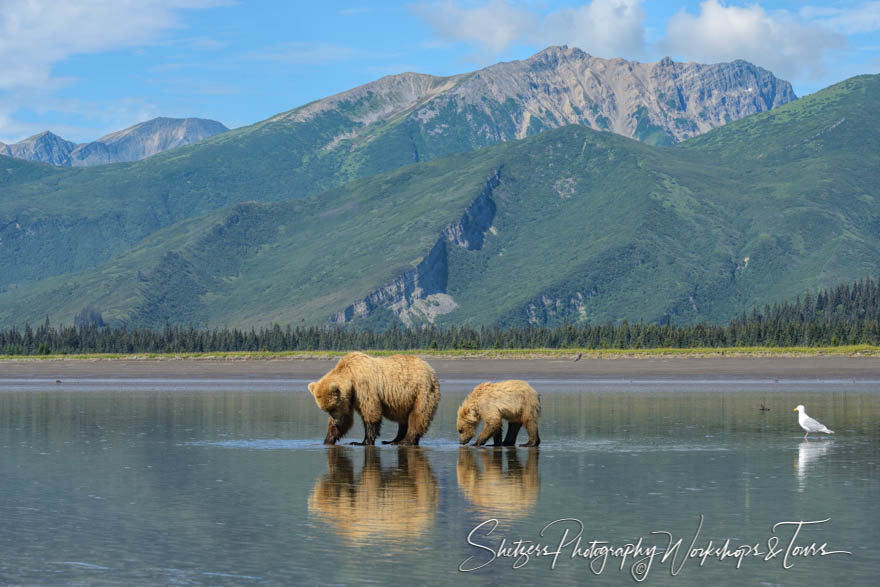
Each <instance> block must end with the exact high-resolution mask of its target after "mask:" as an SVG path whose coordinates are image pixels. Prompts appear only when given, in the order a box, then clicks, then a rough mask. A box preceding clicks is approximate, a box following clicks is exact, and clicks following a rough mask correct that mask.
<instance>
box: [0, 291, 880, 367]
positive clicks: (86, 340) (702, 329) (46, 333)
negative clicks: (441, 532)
mask: <svg viewBox="0 0 880 587" xmlns="http://www.w3.org/2000/svg"><path fill="white" fill-rule="evenodd" d="M848 344H872V345H880V282H874V281H873V280H871V279H864V280H862V281H857V282H855V283H853V284H851V285H840V286H837V287H834V288H830V289H825V290H821V291H819V292H818V293H816V294H806V295H805V296H804V297H803V298H798V299H797V300H795V301H794V302H785V303H782V304H774V305H773V306H769V305H767V306H764V307H763V308H761V309H754V310H753V311H752V312H751V313H742V314H741V315H739V316H738V317H736V318H734V319H733V320H731V321H730V322H729V323H728V324H726V325H714V324H706V323H700V324H693V325H686V326H676V325H673V324H672V323H670V322H669V321H667V322H666V323H665V324H649V323H643V322H639V323H630V322H628V321H626V320H623V321H622V322H620V323H618V324H612V323H607V324H595V325H594V324H582V325H581V324H563V325H561V326H556V327H552V328H549V327H544V326H535V325H531V326H522V327H513V328H495V327H482V328H473V327H470V326H448V327H436V326H427V327H420V328H401V327H398V326H392V327H390V328H388V329H386V330H382V331H376V330H364V329H357V328H352V327H336V326H323V327H320V326H297V327H291V326H287V327H281V326H279V325H275V326H272V327H269V328H261V329H259V330H257V329H250V330H247V329H244V330H243V329H236V328H232V329H230V328H223V329H199V328H192V327H182V326H172V325H166V326H165V327H164V328H163V329H160V330H155V329H147V328H128V327H125V326H123V327H115V328H114V327H109V326H105V325H104V323H103V320H102V318H101V315H100V312H98V311H96V310H95V309H94V308H91V307H86V308H84V309H83V311H82V312H80V314H79V315H78V316H77V317H76V320H75V321H74V325H72V326H53V325H51V324H50V323H49V320H48V319H46V321H45V322H44V323H43V324H41V325H39V326H38V327H36V328H33V327H31V326H30V325H25V326H24V327H23V328H18V327H15V326H13V327H11V328H7V329H3V330H0V352H5V353H6V354H8V355H39V354H78V353H123V354H126V353H154V352H155V353H162V352H167V353H183V352H224V351H318V350H340V351H341V350H352V349H360V350H418V349H425V350H433V349H438V350H445V349H471V350H480V349H487V350H488V349H535V348H551V349H564V348H585V349H605V348H618V349H638V348H660V347H670V348H696V347H737V346H769V347H786V346H838V345H848Z"/></svg>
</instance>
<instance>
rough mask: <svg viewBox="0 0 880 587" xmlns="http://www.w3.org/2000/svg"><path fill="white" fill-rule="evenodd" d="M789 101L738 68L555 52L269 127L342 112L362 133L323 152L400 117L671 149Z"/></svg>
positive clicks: (492, 132)
mask: <svg viewBox="0 0 880 587" xmlns="http://www.w3.org/2000/svg"><path fill="white" fill-rule="evenodd" d="M796 98H797V96H795V94H794V92H793V91H792V89H791V84H789V83H788V82H786V81H783V80H780V79H777V78H776V77H775V76H774V75H773V74H772V73H770V72H769V71H767V70H765V69H762V68H760V67H757V66H755V65H753V64H751V63H748V62H746V61H741V60H737V61H733V62H731V63H717V64H712V65H704V64H699V63H678V62H674V61H672V60H671V59H670V58H668V57H666V58H664V59H662V60H661V61H658V62H657V63H639V62H634V61H626V60H624V59H601V58H598V57H592V56H590V55H588V54H586V53H584V52H583V51H581V50H580V49H577V48H569V47H565V46H562V47H550V48H548V49H545V50H544V51H541V52H540V53H537V54H536V55H534V56H532V57H530V58H529V59H526V60H523V61H511V62H507V63H498V64H496V65H493V66H490V67H487V68H485V69H482V70H479V71H475V72H472V73H469V74H462V75H457V76H452V77H445V78H443V77H434V76H429V75H423V74H417V73H404V74H400V75H393V76H387V77H384V78H382V79H379V80H377V81H375V82H371V83H369V84H365V85H363V86H360V87H357V88H354V89H353V90H350V91H348V92H343V93H341V94H337V95H335V96H331V97H329V98H326V99H324V100H319V101H317V102H313V103H311V104H308V105H306V106H304V107H302V108H298V109H296V110H292V111H290V112H286V113H284V114H281V115H279V116H277V117H275V118H274V119H273V120H275V121H277V120H285V119H286V120H290V121H292V122H306V121H308V120H310V119H312V118H313V117H314V116H316V115H317V114H320V113H322V112H325V111H327V110H334V109H339V108H347V109H348V111H347V114H348V115H349V116H351V117H352V118H353V119H354V120H356V121H357V122H359V123H361V124H362V125H363V127H362V130H361V131H360V132H348V133H345V135H344V136H339V137H337V138H336V139H334V141H333V142H331V143H330V144H329V145H327V147H326V148H328V149H331V148H335V147H336V146H337V145H338V144H339V143H341V142H343V141H345V140H347V139H357V138H358V135H364V136H365V137H366V136H369V134H370V132H371V130H370V128H369V126H370V124H371V123H373V122H377V121H387V120H398V119H400V118H405V119H407V120H408V121H410V122H414V123H416V124H418V126H420V127H421V129H422V131H423V132H425V133H428V134H430V135H435V136H436V135H446V134H450V135H451V134H454V133H457V134H461V132H462V129H461V128H460V126H461V125H462V124H467V125H470V127H471V128H470V130H471V132H473V133H476V134H477V135H479V136H480V138H481V139H483V140H484V141H485V142H487V143H492V142H497V141H504V140H509V139H515V138H523V137H525V136H527V135H530V134H534V133H536V132H540V131H541V130H543V129H547V128H556V127H559V126H563V125H567V124H579V125H582V126H588V127H591V128H593V129H596V130H607V131H611V132H615V133H617V134H621V135H624V136H628V137H632V138H635V139H639V140H643V141H645V142H648V143H651V144H670V143H674V142H678V141H681V140H684V139H686V138H689V137H692V136H696V135H698V134H702V133H704V132H707V131H709V130H711V129H713V128H715V127H717V126H721V125H723V124H725V123H727V122H730V121H733V120H738V119H740V118H743V117H745V116H748V115H750V114H755V113H757V112H763V111H765V110H769V109H771V108H774V107H776V106H779V105H781V104H785V103H787V102H790V101H792V100H795V99H796ZM353 105H354V107H353ZM450 113H457V114H458V116H453V118H452V119H451V118H450V116H451V114H450ZM456 126H459V128H455V127H456Z"/></svg>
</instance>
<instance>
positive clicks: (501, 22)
mask: <svg viewBox="0 0 880 587" xmlns="http://www.w3.org/2000/svg"><path fill="white" fill-rule="evenodd" d="M412 10H413V12H414V13H415V14H416V15H418V16H419V17H421V18H422V19H423V20H425V21H426V22H427V23H428V24H429V25H430V26H431V27H432V28H433V29H434V30H436V31H437V34H438V35H440V37H442V38H443V39H445V40H448V41H464V42H466V43H471V44H475V45H478V46H480V47H481V48H483V49H485V50H489V51H492V52H495V53H499V52H501V51H503V50H504V49H506V48H507V47H509V46H510V45H512V44H514V43H516V42H520V41H522V40H523V38H524V37H526V36H527V35H529V34H530V33H532V32H533V31H534V24H535V23H534V21H535V18H536V16H535V15H534V14H533V13H531V12H530V11H528V10H525V9H523V8H518V7H516V6H514V5H513V4H511V3H509V2H506V1H505V0H489V2H487V3H485V4H483V5H479V6H474V7H472V8H462V7H461V6H459V4H458V2H456V1H455V0H445V1H444V2H432V3H421V4H417V5H414V6H413V7H412Z"/></svg>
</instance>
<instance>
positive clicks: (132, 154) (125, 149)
mask: <svg viewBox="0 0 880 587" xmlns="http://www.w3.org/2000/svg"><path fill="white" fill-rule="evenodd" d="M227 130H229V129H228V128H226V127H225V126H224V125H223V124H221V123H219V122H217V121H216V120H205V119H203V118H154V119H152V120H148V121H146V122H142V123H140V124H136V125H134V126H132V127H129V128H126V129H125V130H120V131H117V132H114V133H111V134H109V135H106V136H103V137H101V138H100V139H98V140H97V141H94V142H91V143H86V144H84V145H79V146H78V147H77V148H76V149H74V150H73V152H72V153H71V154H70V164H71V165H72V166H74V167H86V166H89V165H103V164H105V163H122V162H128V161H138V160H140V159H144V158H146V157H150V156H151V155H155V154H157V153H161V152H162V151H167V150H168V149H173V148H175V147H181V146H183V145H188V144H190V143H196V142H198V141H201V140H204V139H206V138H208V137H211V136H214V135H216V134H220V133H222V132H226V131H227Z"/></svg>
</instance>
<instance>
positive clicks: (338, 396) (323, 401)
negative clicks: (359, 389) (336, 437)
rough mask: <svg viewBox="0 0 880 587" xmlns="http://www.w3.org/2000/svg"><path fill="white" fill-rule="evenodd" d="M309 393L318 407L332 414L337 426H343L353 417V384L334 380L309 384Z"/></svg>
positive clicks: (331, 417)
mask: <svg viewBox="0 0 880 587" xmlns="http://www.w3.org/2000/svg"><path fill="white" fill-rule="evenodd" d="M309 391H310V392H311V393H312V396H313V397H314V398H315V403H316V404H318V407H319V408H321V409H322V410H324V411H325V412H327V413H328V414H330V419H331V420H333V423H334V424H335V425H337V426H338V425H341V424H342V423H343V422H345V421H346V420H348V419H349V418H350V416H351V400H352V393H351V392H352V390H351V384H346V383H345V382H341V381H337V380H334V379H329V380H328V379H327V378H326V377H325V378H324V379H321V380H320V381H315V382H312V383H309Z"/></svg>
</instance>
